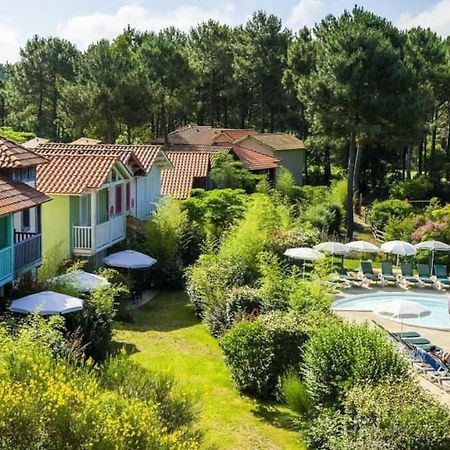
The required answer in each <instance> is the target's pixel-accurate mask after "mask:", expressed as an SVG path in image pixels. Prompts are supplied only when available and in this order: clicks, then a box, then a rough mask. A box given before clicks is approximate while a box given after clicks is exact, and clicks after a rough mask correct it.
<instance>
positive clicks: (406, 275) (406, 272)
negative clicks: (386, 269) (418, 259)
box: [400, 263, 419, 287]
mask: <svg viewBox="0 0 450 450" xmlns="http://www.w3.org/2000/svg"><path fill="white" fill-rule="evenodd" d="M400 271H401V274H402V275H401V281H402V283H403V284H404V285H405V287H406V286H407V285H408V284H418V283H419V279H418V278H416V277H415V276H414V274H413V270H412V267H411V264H409V263H402V264H401V266H400Z"/></svg>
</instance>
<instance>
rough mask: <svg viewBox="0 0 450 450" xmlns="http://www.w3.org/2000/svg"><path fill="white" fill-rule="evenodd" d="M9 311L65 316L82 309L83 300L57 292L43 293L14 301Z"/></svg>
mask: <svg viewBox="0 0 450 450" xmlns="http://www.w3.org/2000/svg"><path fill="white" fill-rule="evenodd" d="M9 309H10V311H12V312H16V313H22V314H31V313H34V312H38V313H40V314H42V315H44V316H49V315H54V314H67V313H70V312H74V311H79V310H80V309H83V300H81V299H79V298H76V297H72V296H70V295H66V294H60V293H59V292H53V291H43V292H38V293H37V294H32V295H27V296H26V297H22V298H19V299H17V300H14V301H13V302H12V303H11V306H10V307H9Z"/></svg>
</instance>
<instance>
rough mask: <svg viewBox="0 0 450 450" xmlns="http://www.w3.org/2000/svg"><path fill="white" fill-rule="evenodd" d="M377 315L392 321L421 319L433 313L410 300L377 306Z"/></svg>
mask: <svg viewBox="0 0 450 450" xmlns="http://www.w3.org/2000/svg"><path fill="white" fill-rule="evenodd" d="M373 312H374V313H375V314H378V315H379V316H383V317H389V318H391V319H400V320H401V321H402V331H403V320H405V319H418V318H420V317H426V316H429V315H430V314H431V311H430V310H429V309H427V308H426V307H425V306H423V305H421V304H420V303H417V302H412V301H410V300H392V301H390V302H387V303H384V304H381V305H378V306H376V307H375V308H374V309H373Z"/></svg>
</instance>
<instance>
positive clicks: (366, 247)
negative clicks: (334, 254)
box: [345, 241, 380, 253]
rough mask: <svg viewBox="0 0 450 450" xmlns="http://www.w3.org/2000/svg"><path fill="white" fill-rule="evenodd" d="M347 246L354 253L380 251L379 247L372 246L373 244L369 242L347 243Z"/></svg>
mask: <svg viewBox="0 0 450 450" xmlns="http://www.w3.org/2000/svg"><path fill="white" fill-rule="evenodd" d="M345 246H346V247H348V248H349V249H350V251H353V252H360V253H378V252H379V251H380V248H379V247H377V246H376V245H375V244H372V243H371V242H367V241H353V242H347V244H345Z"/></svg>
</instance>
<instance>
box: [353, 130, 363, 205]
mask: <svg viewBox="0 0 450 450" xmlns="http://www.w3.org/2000/svg"><path fill="white" fill-rule="evenodd" d="M355 145H356V155H355V166H354V169H353V195H354V197H355V198H356V197H357V195H358V192H359V172H360V168H361V158H362V152H363V148H364V143H363V141H362V140H361V139H357V140H356V142H355Z"/></svg>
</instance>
